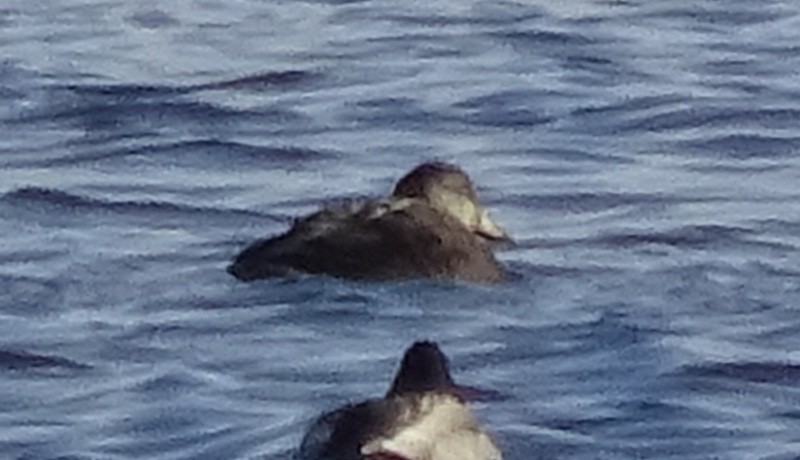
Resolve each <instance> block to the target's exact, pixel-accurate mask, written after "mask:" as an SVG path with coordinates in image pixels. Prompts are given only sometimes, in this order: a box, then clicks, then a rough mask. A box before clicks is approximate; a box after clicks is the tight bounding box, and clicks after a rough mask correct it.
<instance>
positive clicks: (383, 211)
mask: <svg viewBox="0 0 800 460" xmlns="http://www.w3.org/2000/svg"><path fill="white" fill-rule="evenodd" d="M508 239H509V238H508V235H507V234H506V232H505V231H504V230H503V229H502V228H501V227H500V226H498V225H497V224H495V223H494V222H493V221H492V220H491V219H490V218H489V215H488V213H487V211H486V210H485V209H484V208H483V207H482V206H481V205H480V203H479V202H478V197H477V194H476V193H475V189H474V188H473V186H472V182H471V181H470V179H469V177H468V176H467V175H466V173H464V171H462V170H461V169H460V168H458V167H457V166H454V165H452V164H448V163H441V162H430V163H423V164H421V165H419V166H417V167H416V168H414V169H413V170H412V171H411V172H409V173H408V174H406V175H405V176H403V178H402V179H400V181H398V182H397V184H396V186H395V187H394V191H393V192H392V194H391V195H390V196H389V197H387V198H384V199H379V200H364V201H357V202H352V203H347V204H343V205H338V206H331V207H327V208H324V209H322V210H321V211H318V212H316V213H314V214H311V215H310V216H308V217H305V218H302V219H299V220H297V221H296V222H295V223H294V225H293V226H292V228H291V229H289V231H288V232H286V233H284V234H283V235H280V236H276V237H271V238H267V239H263V240H260V241H256V242H255V243H253V244H252V245H250V246H249V247H247V248H246V249H245V250H244V251H242V252H241V253H240V254H239V255H238V256H237V257H236V259H235V260H234V261H233V263H232V264H231V265H230V266H229V267H228V271H229V272H230V273H231V274H233V275H234V276H236V277H237V278H239V279H240V280H244V281H250V280H254V279H259V278H268V277H273V276H283V275H286V274H289V273H291V272H293V271H299V272H306V273H316V274H327V275H331V276H336V277H340V278H349V279H360V280H376V281H378V280H393V279H404V278H452V279H462V280H467V281H474V282H484V283H496V282H500V281H502V280H503V278H504V271H503V269H502V267H501V266H500V264H499V263H498V262H497V260H496V259H495V257H494V254H493V253H492V248H493V245H494V244H493V243H495V242H498V241H505V240H508Z"/></svg>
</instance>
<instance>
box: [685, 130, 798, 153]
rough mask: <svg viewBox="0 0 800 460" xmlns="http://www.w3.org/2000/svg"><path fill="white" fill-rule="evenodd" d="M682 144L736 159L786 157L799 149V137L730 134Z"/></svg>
mask: <svg viewBox="0 0 800 460" xmlns="http://www.w3.org/2000/svg"><path fill="white" fill-rule="evenodd" d="M683 146H684V147H686V148H688V149H691V150H695V151H698V152H703V153H706V154H707V153H708V152H716V153H719V154H721V155H724V156H727V157H731V158H736V159H749V158H772V157H786V156H790V155H795V154H797V152H798V151H800V137H777V136H768V135H763V134H731V135H724V136H717V137H713V138H711V139H699V140H692V141H687V142H684V143H683Z"/></svg>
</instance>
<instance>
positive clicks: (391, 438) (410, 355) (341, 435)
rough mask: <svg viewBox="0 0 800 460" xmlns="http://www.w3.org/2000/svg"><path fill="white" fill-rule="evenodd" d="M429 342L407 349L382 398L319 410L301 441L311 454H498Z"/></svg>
mask: <svg viewBox="0 0 800 460" xmlns="http://www.w3.org/2000/svg"><path fill="white" fill-rule="evenodd" d="M470 391H475V390H471V389H469V388H467V387H461V386H459V385H456V384H455V383H454V382H453V379H452V378H451V377H450V371H449V369H448V363H447V357H445V355H444V354H443V353H442V351H441V350H440V349H439V347H438V345H436V344H435V343H433V342H416V343H414V344H413V345H412V346H411V347H410V348H409V349H408V350H406V352H405V355H404V356H403V360H402V362H401V364H400V369H399V370H398V371H397V375H396V376H395V378H394V381H393V382H392V385H391V387H390V388H389V391H388V392H387V393H386V396H384V397H383V398H376V399H370V400H367V401H364V402H361V403H358V404H351V405H348V406H345V407H342V408H340V409H337V410H335V411H332V412H328V413H326V414H323V415H322V416H321V417H320V418H319V419H317V420H316V422H315V423H314V424H313V425H312V426H311V429H310V430H309V431H308V433H307V434H306V435H305V437H304V438H303V441H302V443H301V445H300V451H299V454H300V455H299V457H300V458H301V459H311V460H317V459H319V460H322V459H325V460H501V459H502V454H501V453H500V450H499V449H498V448H497V446H495V444H494V442H493V441H492V439H491V437H489V435H488V434H486V432H485V431H483V429H482V428H481V427H480V425H479V424H478V422H477V421H476V420H475V418H474V417H473V415H472V413H471V412H470V410H469V408H468V407H467V405H466V402H465V396H464V395H465V394H467V393H469V392H470Z"/></svg>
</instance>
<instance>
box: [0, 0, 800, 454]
mask: <svg viewBox="0 0 800 460" xmlns="http://www.w3.org/2000/svg"><path fill="white" fill-rule="evenodd" d="M798 43H800V4H799V3H798V2H797V1H786V2H781V1H760V2H749V1H739V0H727V1H670V2H666V1H665V2H652V1H651V2H646V1H641V2H640V1H636V0H634V1H603V2H600V1H598V2H589V1H584V0H569V1H562V2H551V1H532V2H525V3H514V2H502V1H470V0H467V1H460V2H457V1H449V0H429V1H425V2H422V1H412V2H408V1H400V2H398V1H388V0H366V1H336V0H329V1H325V0H313V1H312V0H309V1H271V2H241V1H239V2H237V1H221V0H180V1H167V0H160V1H154V2H124V1H122V0H107V1H97V0H93V1H90V0H64V1H58V2H56V1H51V2H34V1H29V0H4V1H3V2H2V5H0V59H2V60H1V61H0V457H1V458H2V459H56V458H58V459H73V460H77V459H81V460H88V459H92V460H94V459H98V460H99V459H155V460H167V459H170V460H172V459H197V458H203V459H223V458H224V459H261V458H267V459H272V458H284V459H285V458H289V457H290V456H291V455H292V453H293V449H294V448H295V447H296V446H297V443H298V442H299V439H300V437H301V436H302V433H303V430H304V428H305V427H306V426H307V425H308V423H309V421H310V420H311V419H312V418H313V417H314V416H315V415H316V414H318V413H319V412H320V411H323V410H326V409H330V408H333V407H335V406H337V405H339V404H342V403H344V402H346V401H353V400H357V399H360V398H365V397H368V396H375V395H379V394H381V393H382V392H383V391H385V389H386V387H387V385H388V383H389V379H390V378H391V375H392V373H393V372H394V370H395V367H396V365H397V361H398V359H399V357H400V355H401V353H402V351H403V349H404V348H405V347H406V346H408V345H409V344H410V343H411V342H412V341H413V340H415V339H419V338H430V339H434V340H437V341H439V342H440V343H441V345H442V347H443V349H444V351H445V352H446V353H448V354H449V355H450V357H451V361H452V364H453V367H454V374H455V378H456V379H457V380H459V381H461V382H463V383H465V384H469V385H475V386H479V387H482V388H487V389H493V390H497V391H499V392H500V396H501V397H499V398H495V399H496V400H494V401H488V402H483V403H480V404H478V405H477V406H476V410H477V412H478V414H479V416H480V418H481V419H482V420H483V421H484V422H485V424H486V425H487V427H488V429H489V430H490V431H492V432H493V433H495V434H496V436H497V438H498V442H499V444H500V445H501V446H502V448H503V451H504V453H505V456H506V458H507V459H519V460H527V459H586V460H589V459H669V458H674V459H681V460H685V459H698V460H699V459H770V460H788V459H797V458H800V314H798V310H797V309H798V301H799V300H800V262H799V261H800V186H798V184H800V160H798V152H799V151H800V134H799V133H800V73H798V69H800V45H798ZM430 158H437V159H442V160H447V161H453V162H455V163H458V164H459V165H461V166H463V167H464V168H465V169H466V170H467V171H468V172H469V173H470V174H471V175H472V177H473V179H474V180H475V182H476V183H477V184H478V185H479V188H480V193H481V195H482V196H483V198H484V202H485V203H486V204H487V206H488V207H489V208H490V209H492V211H493V215H494V217H495V218H496V220H498V221H499V222H501V223H503V224H504V225H505V227H506V228H507V229H508V230H509V231H510V232H511V233H512V234H513V235H514V236H515V238H516V240H517V242H518V245H517V246H516V247H514V248H511V249H509V250H507V251H505V252H503V253H502V254H500V258H501V259H502V261H503V262H504V263H505V264H507V265H508V266H510V267H511V268H512V270H513V271H514V273H515V275H516V276H515V279H514V281H512V282H511V283H509V284H508V285H505V286H499V287H486V286H478V285H466V284H436V283H431V282H424V281H414V282H403V283H384V284H361V283H353V282H345V281H340V280H334V279H326V278H319V277H308V278H302V279H299V280H294V281H281V280H273V281H264V282H257V283H252V284H243V283H239V282H237V281H235V280H234V279H233V278H232V277H230V276H229V275H228V274H227V273H225V270H224V268H225V266H226V264H227V263H228V262H229V260H230V259H231V258H232V257H233V256H234V255H235V254H236V252H237V251H238V250H240V249H241V248H242V247H243V246H244V245H245V244H247V243H248V242H250V241H252V240H253V239H255V238H257V237H262V236H266V235H268V234H272V233H276V232H280V231H282V230H284V229H285V228H286V227H287V225H289V223H290V222H291V219H292V217H293V216H296V215H298V214H302V213H305V212H309V211H311V210H313V209H315V207H316V206H318V205H319V204H320V203H322V202H325V201H326V200H327V201H330V200H332V199H337V198H342V197H352V196H360V195H381V194H385V193H387V192H388V191H389V189H390V187H391V185H392V182H393V181H394V180H395V179H396V178H398V177H399V176H400V175H402V174H403V173H404V172H405V171H406V170H407V169H409V168H411V167H412V166H414V165H415V164H416V163H418V162H420V161H423V160H425V159H430Z"/></svg>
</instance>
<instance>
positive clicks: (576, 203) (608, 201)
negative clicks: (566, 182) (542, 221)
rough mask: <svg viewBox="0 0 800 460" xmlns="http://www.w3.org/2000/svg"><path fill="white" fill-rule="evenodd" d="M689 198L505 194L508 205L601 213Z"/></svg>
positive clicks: (672, 202) (586, 194) (627, 195)
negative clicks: (624, 207)
mask: <svg viewBox="0 0 800 460" xmlns="http://www.w3.org/2000/svg"><path fill="white" fill-rule="evenodd" d="M685 201H686V200H685V199H682V198H679V197H674V196H666V195H656V194H633V193H627V194H621V193H580V192H579V193H559V194H552V195H530V194H517V195H506V196H504V197H503V203H504V204H507V205H508V204H511V205H517V204H518V205H520V206H521V207H524V208H525V209H536V210H558V211H563V212H573V213H581V212H598V211H606V210H609V209H614V208H618V207H621V206H666V205H669V204H676V203H683V202H685Z"/></svg>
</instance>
